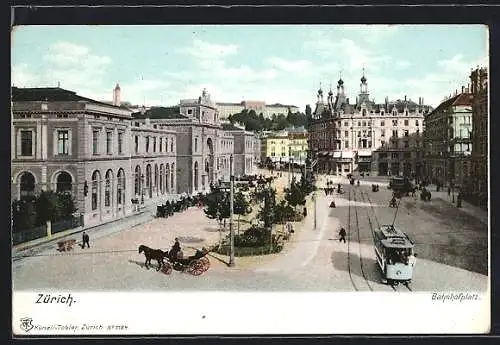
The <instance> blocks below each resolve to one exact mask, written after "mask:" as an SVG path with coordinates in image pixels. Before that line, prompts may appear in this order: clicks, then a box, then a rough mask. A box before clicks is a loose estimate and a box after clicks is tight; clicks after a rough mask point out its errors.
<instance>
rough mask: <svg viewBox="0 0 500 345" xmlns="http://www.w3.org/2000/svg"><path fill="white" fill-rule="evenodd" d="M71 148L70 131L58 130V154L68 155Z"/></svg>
mask: <svg viewBox="0 0 500 345" xmlns="http://www.w3.org/2000/svg"><path fill="white" fill-rule="evenodd" d="M68 148H69V131H67V130H64V131H57V154H58V155H67V154H68Z"/></svg>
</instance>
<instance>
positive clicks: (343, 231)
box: [339, 227, 346, 243]
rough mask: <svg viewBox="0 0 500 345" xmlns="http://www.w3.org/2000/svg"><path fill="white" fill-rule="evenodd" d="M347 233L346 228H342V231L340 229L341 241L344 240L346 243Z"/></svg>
mask: <svg viewBox="0 0 500 345" xmlns="http://www.w3.org/2000/svg"><path fill="white" fill-rule="evenodd" d="M345 235H346V232H345V229H344V228H343V227H342V228H340V231H339V236H340V238H339V242H342V241H344V243H346V240H345Z"/></svg>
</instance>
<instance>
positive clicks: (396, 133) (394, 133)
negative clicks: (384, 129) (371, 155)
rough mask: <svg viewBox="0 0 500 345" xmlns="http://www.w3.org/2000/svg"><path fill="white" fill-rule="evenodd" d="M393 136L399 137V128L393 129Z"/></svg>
mask: <svg viewBox="0 0 500 345" xmlns="http://www.w3.org/2000/svg"><path fill="white" fill-rule="evenodd" d="M392 136H393V137H394V138H397V137H398V131H397V130H393V131H392Z"/></svg>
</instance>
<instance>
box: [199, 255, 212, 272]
mask: <svg viewBox="0 0 500 345" xmlns="http://www.w3.org/2000/svg"><path fill="white" fill-rule="evenodd" d="M199 261H200V263H201V264H202V265H203V271H208V269H209V268H210V260H208V258H206V257H203V258H201V259H200V260H199Z"/></svg>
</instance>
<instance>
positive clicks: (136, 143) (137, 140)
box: [135, 135, 139, 153]
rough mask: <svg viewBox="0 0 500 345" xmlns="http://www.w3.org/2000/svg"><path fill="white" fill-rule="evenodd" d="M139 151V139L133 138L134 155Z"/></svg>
mask: <svg viewBox="0 0 500 345" xmlns="http://www.w3.org/2000/svg"><path fill="white" fill-rule="evenodd" d="M138 151H139V137H138V136H137V135H136V136H135V153H137V152H138Z"/></svg>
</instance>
